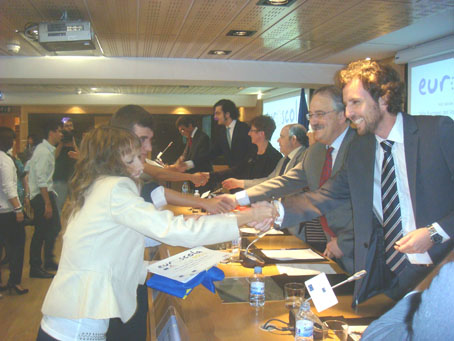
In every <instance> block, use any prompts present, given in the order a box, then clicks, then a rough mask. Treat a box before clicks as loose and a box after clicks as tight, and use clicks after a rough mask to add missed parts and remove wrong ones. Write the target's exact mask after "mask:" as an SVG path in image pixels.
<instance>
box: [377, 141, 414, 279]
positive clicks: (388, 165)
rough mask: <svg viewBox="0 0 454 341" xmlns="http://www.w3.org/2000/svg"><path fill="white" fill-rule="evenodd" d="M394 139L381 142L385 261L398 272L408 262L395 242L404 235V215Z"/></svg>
mask: <svg viewBox="0 0 454 341" xmlns="http://www.w3.org/2000/svg"><path fill="white" fill-rule="evenodd" d="M393 143H394V142H392V141H388V140H385V141H383V142H381V143H380V145H381V147H382V148H383V150H384V157H383V164H382V173H381V199H382V207H383V229H384V234H385V261H386V265H387V266H388V267H389V269H390V270H391V271H392V272H394V273H395V274H398V273H399V272H401V271H402V270H403V269H404V268H405V265H406V264H407V263H408V260H407V257H406V256H405V254H403V253H401V252H399V251H397V250H396V249H394V244H395V243H396V241H398V240H399V239H400V238H402V237H403V232H402V215H401V213H400V202H399V195H398V193H397V182H396V171H395V166H394V160H393V156H392V154H391V149H392V146H393Z"/></svg>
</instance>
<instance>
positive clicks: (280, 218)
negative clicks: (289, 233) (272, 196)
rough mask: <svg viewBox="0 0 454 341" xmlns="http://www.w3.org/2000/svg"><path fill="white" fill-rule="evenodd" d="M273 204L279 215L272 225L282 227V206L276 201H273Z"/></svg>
mask: <svg viewBox="0 0 454 341" xmlns="http://www.w3.org/2000/svg"><path fill="white" fill-rule="evenodd" d="M273 204H274V206H275V207H276V208H277V211H278V213H279V217H277V218H276V219H275V220H274V224H275V225H277V226H282V222H283V221H284V215H285V209H284V205H282V203H281V202H280V201H278V200H274V201H273Z"/></svg>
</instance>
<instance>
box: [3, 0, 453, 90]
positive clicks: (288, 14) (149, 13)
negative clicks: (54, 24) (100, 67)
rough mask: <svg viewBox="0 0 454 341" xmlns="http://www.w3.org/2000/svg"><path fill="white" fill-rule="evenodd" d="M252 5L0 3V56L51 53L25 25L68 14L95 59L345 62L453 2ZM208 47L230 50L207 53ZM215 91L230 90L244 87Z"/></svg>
mask: <svg viewBox="0 0 454 341" xmlns="http://www.w3.org/2000/svg"><path fill="white" fill-rule="evenodd" d="M257 3H258V0H249V1H248V0H0V56H13V55H14V56H45V55H49V54H52V53H49V52H48V51H46V50H44V49H43V48H42V47H41V46H40V45H39V44H38V43H36V42H32V41H30V40H28V39H26V38H25V37H24V35H23V34H21V32H23V31H24V28H25V27H26V26H27V25H29V24H30V23H40V22H48V21H56V20H59V19H60V18H61V16H62V13H63V12H64V11H67V14H68V19H71V20H78V19H80V20H85V21H90V22H91V24H92V27H93V30H94V32H95V34H96V37H97V40H98V41H99V44H97V49H96V50H94V51H88V52H83V53H79V52H77V53H69V54H75V55H94V56H99V55H102V53H101V51H103V55H104V56H106V57H133V58H170V59H179V58H190V59H216V60H227V61H228V60H246V61H268V62H270V61H272V62H291V63H292V62H294V63H339V64H342V63H345V62H346V58H349V57H352V58H360V57H366V55H364V54H365V53H366V52H364V51H363V52H356V54H355V53H350V54H347V55H346V54H345V53H346V51H350V50H352V49H354V48H355V47H358V46H361V44H367V43H368V42H370V41H374V39H380V37H383V36H385V35H387V34H389V33H391V32H394V31H397V30H399V29H402V28H404V27H407V26H410V25H412V24H414V23H416V22H418V21H420V20H422V19H424V18H430V17H434V16H437V15H440V14H442V13H444V12H446V11H453V9H454V0H296V1H295V2H293V3H292V4H291V5H290V6H288V7H271V6H259V5H257ZM230 30H250V31H255V34H253V35H252V36H250V37H232V36H227V33H228V32H229V31H230ZM432 38H438V37H432ZM11 42H16V43H18V44H20V46H21V50H20V52H19V53H18V55H15V54H13V53H12V52H10V51H8V49H7V44H8V43H11ZM414 42H418V37H413V36H411V35H410V36H409V37H408V41H407V42H406V41H402V39H400V41H398V42H396V43H395V44H394V50H393V48H392V47H391V48H390V46H389V44H388V45H387V46H386V49H385V46H383V49H380V44H378V43H377V44H376V45H377V46H375V48H373V47H372V48H371V47H370V46H369V48H368V49H367V51H368V52H367V53H368V55H367V56H369V57H375V58H384V57H389V56H393V54H394V53H395V51H397V50H399V49H401V48H402V46H410V45H412V44H414ZM372 45H373V44H372ZM391 45H392V44H391ZM100 47H101V48H102V49H100ZM212 50H229V51H231V53H229V54H228V55H225V56H223V55H211V54H209V51H212ZM385 50H386V53H384V52H383V51H385ZM361 53H362V54H363V55H361ZM62 54H63V55H67V54H68V53H62ZM336 56H339V57H338V58H337V59H336ZM0 81H1V80H0ZM2 83H3V85H4V86H7V85H8V84H7V82H6V83H5V82H2ZM75 86H77V84H76V85H75ZM124 87H125V91H129V92H133V93H134V92H141V91H145V92H153V91H155V92H162V93H178V92H181V93H187V92H188V91H199V90H200V91H207V92H209V93H211V94H218V91H216V90H214V89H209V88H208V87H207V88H203V87H202V88H199V89H197V90H195V89H194V90H188V88H182V87H181V86H176V87H173V89H171V88H169V87H168V86H167V87H162V86H161V87H156V88H155V89H151V88H150V87H151V85H150V86H149V87H148V88H147V87H143V88H142V87H141V88H135V87H134V86H132V85H130V84H125V85H124ZM235 89H236V90H235ZM218 90H219V91H222V90H225V91H227V92H226V93H227V94H230V93H232V92H235V91H237V90H238V91H241V90H239V89H237V88H227V89H218ZM56 91H58V89H57V90H56Z"/></svg>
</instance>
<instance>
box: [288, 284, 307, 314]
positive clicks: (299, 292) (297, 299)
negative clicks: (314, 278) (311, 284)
mask: <svg viewBox="0 0 454 341" xmlns="http://www.w3.org/2000/svg"><path fill="white" fill-rule="evenodd" d="M305 291H306V289H305V287H304V284H302V283H286V284H285V285H284V297H285V307H286V308H287V309H289V310H290V309H299V307H300V305H301V302H302V301H303V298H304V293H305Z"/></svg>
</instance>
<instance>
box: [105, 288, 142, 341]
mask: <svg viewBox="0 0 454 341" xmlns="http://www.w3.org/2000/svg"><path fill="white" fill-rule="evenodd" d="M147 313H148V292H147V286H146V285H139V286H138V287H137V310H136V312H135V313H134V315H133V316H132V317H131V318H130V319H129V321H127V322H126V323H123V322H121V320H120V319H119V318H114V319H110V320H109V329H108V330H107V341H123V340H134V341H145V340H146V339H147Z"/></svg>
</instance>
